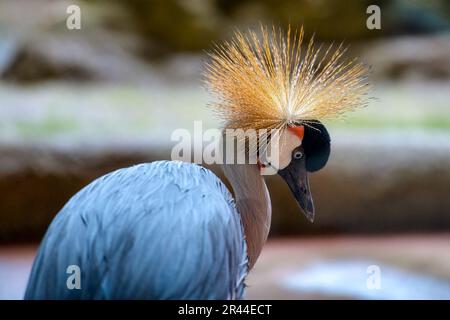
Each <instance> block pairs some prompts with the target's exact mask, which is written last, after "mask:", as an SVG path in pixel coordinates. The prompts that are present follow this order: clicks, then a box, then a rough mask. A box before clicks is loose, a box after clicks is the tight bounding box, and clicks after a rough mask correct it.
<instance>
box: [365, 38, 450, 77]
mask: <svg viewBox="0 0 450 320" xmlns="http://www.w3.org/2000/svg"><path fill="white" fill-rule="evenodd" d="M363 51H364V54H363V55H364V57H365V59H366V61H367V63H368V64H369V65H370V66H372V68H371V70H372V72H373V76H374V78H378V79H380V78H393V79H401V78H419V79H427V78H428V79H430V78H431V79H433V78H434V79H436V78H437V79H442V78H447V79H448V78H449V77H450V33H448V34H442V35H436V36H427V37H424V36H422V37H421V36H415V37H412V36H410V37H401V38H393V39H389V40H383V41H377V42H374V43H372V44H367V45H365V46H364V49H363Z"/></svg>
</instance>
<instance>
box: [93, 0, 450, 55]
mask: <svg viewBox="0 0 450 320" xmlns="http://www.w3.org/2000/svg"><path fill="white" fill-rule="evenodd" d="M89 2H91V3H103V4H105V3H111V1H108V2H105V1H104V0H90V1H89ZM114 2H115V4H117V5H118V6H120V7H122V8H123V11H124V12H127V13H128V14H129V15H130V21H129V24H128V25H127V26H122V27H123V28H130V27H131V28H132V29H133V30H134V31H136V32H138V33H140V34H141V35H143V36H144V37H145V38H147V39H148V40H149V41H150V42H152V44H153V45H154V46H153V47H152V51H154V49H155V48H154V47H157V48H158V49H159V50H160V51H162V53H165V52H167V51H198V50H202V49H204V48H207V47H208V46H209V44H210V43H211V41H214V40H219V39H222V38H225V37H227V36H228V35H229V33H230V31H231V30H233V29H234V28H236V27H238V28H245V27H251V26H254V25H257V24H258V23H260V22H262V23H266V24H275V25H281V26H286V25H288V24H291V25H300V24H303V25H304V26H305V29H306V32H307V33H309V35H311V34H312V33H315V35H316V37H317V38H318V39H320V40H324V41H333V40H338V41H340V40H346V41H358V40H364V39H370V38H375V37H381V36H385V35H395V34H408V33H430V32H437V31H442V30H450V23H449V20H450V19H449V17H450V1H446V0H432V1H425V0H412V1H406V0H390V1H383V0H375V1H373V0H348V1H345V2H342V1H334V0H316V1H312V0H191V1H182V0H148V1H145V0H129V1H122V0H114ZM371 4H376V5H378V6H380V8H381V14H382V30H368V29H367V28H366V19H367V17H368V15H367V13H366V9H367V7H368V6H369V5H371Z"/></svg>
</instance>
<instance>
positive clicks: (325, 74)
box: [24, 25, 369, 299]
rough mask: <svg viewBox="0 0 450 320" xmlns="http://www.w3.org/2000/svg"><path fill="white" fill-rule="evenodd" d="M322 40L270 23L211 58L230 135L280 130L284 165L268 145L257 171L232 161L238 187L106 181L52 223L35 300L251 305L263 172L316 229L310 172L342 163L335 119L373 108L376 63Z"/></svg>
mask: <svg viewBox="0 0 450 320" xmlns="http://www.w3.org/2000/svg"><path fill="white" fill-rule="evenodd" d="M313 38H314V37H312V38H311V39H310V41H309V42H308V43H307V44H306V46H305V43H304V42H305V41H304V31H303V27H300V28H296V29H294V28H292V27H291V26H289V27H288V28H287V30H286V31H285V30H282V29H281V28H276V27H274V26H272V27H267V26H263V25H261V26H260V28H259V29H249V30H247V31H246V32H240V31H235V33H234V35H233V36H232V39H231V40H229V41H223V42H222V43H218V44H216V45H214V47H213V49H212V50H210V51H209V53H208V54H209V60H208V62H206V65H205V74H204V75H205V76H204V80H205V85H206V87H207V90H208V92H210V94H211V96H212V97H213V101H212V102H210V103H209V104H208V106H209V107H210V108H211V109H212V110H213V111H214V112H216V113H217V114H218V117H219V118H220V119H222V120H223V124H222V130H223V131H222V132H225V131H226V130H228V129H243V130H248V129H255V130H262V129H267V130H269V129H270V130H276V131H274V132H278V133H279V138H280V141H282V143H281V147H280V149H279V158H280V161H278V163H277V165H276V166H275V167H274V165H273V164H271V163H270V162H269V163H268V162H267V161H265V160H264V159H263V154H264V151H265V150H262V149H261V148H259V149H257V151H256V154H254V156H255V157H256V158H257V160H258V161H257V162H256V163H252V164H235V163H225V164H222V169H223V172H224V175H225V177H226V179H227V180H228V182H229V184H230V186H231V190H229V189H228V188H227V186H226V184H225V183H224V181H222V180H221V179H220V178H219V177H218V176H216V175H215V174H214V173H213V172H212V171H211V170H209V169H207V168H205V167H204V166H202V165H200V164H195V163H188V162H181V161H174V160H164V161H155V162H151V163H142V164H137V165H133V166H131V167H128V168H122V169H119V170H116V171H114V172H111V173H108V174H106V175H104V176H102V177H99V178H97V179H96V180H94V181H93V182H91V183H90V184H88V185H87V186H85V187H84V188H83V189H82V190H80V191H79V192H78V193H76V194H75V195H74V196H73V197H72V198H71V199H70V200H69V201H68V202H67V203H66V204H65V205H64V207H63V208H62V209H61V210H60V212H59V213H58V214H57V215H56V216H55V218H54V219H53V221H52V222H51V224H50V226H49V228H48V229H47V231H46V234H45V236H44V238H43V240H42V242H41V244H40V247H39V249H38V252H37V255H36V258H35V260H34V263H33V266H32V270H31V274H30V277H29V280H28V284H27V288H26V292H25V295H24V298H25V299H244V298H245V291H246V277H247V275H248V273H249V272H250V271H251V270H252V269H253V267H254V265H255V263H256V261H257V259H258V257H259V255H260V253H261V251H262V248H263V246H264V244H265V242H266V240H267V237H268V234H269V230H270V222H271V216H272V208H271V203H270V194H269V191H268V188H267V186H266V184H265V181H264V175H262V174H261V172H262V170H264V169H265V168H267V167H271V168H273V169H274V170H275V172H276V173H277V174H278V175H279V176H280V177H281V178H282V179H284V180H285V181H286V183H287V185H288V187H289V189H290V191H291V193H292V195H293V197H294V198H295V200H296V201H297V203H298V205H299V206H300V208H301V210H302V211H303V212H304V214H305V215H306V217H307V218H308V219H309V220H310V221H313V219H314V215H315V210H314V203H313V199H312V195H311V191H310V187H309V182H308V174H309V173H311V172H315V171H318V170H320V169H322V168H323V167H324V166H325V165H326V163H327V161H328V159H329V156H330V146H331V142H330V141H331V139H330V135H329V132H328V130H327V129H326V127H325V125H324V124H323V121H324V120H329V119H334V118H339V117H341V116H342V115H343V114H345V113H346V112H348V111H353V110H355V109H357V108H359V107H361V106H364V105H365V104H366V96H367V90H368V87H369V85H368V81H367V68H366V66H365V65H364V64H363V63H361V62H359V60H356V59H351V60H349V59H347V58H345V57H344V53H345V48H344V47H343V46H342V44H341V45H334V44H331V45H329V46H328V47H327V48H325V50H323V49H322V47H321V46H319V47H317V46H316V45H315V43H314V39H313ZM271 132H272V131H271ZM224 139H226V135H225V134H224ZM267 139H269V140H270V139H274V136H273V135H268V136H267ZM246 152H250V151H249V149H246ZM252 152H253V151H252ZM73 266H75V267H76V268H78V269H73ZM73 270H78V271H79V278H78V284H77V285H75V287H74V286H73V285H72V286H71V285H70V284H71V281H73V280H74V279H75V278H73V277H72V275H73V273H72V271H73ZM72 284H73V283H72Z"/></svg>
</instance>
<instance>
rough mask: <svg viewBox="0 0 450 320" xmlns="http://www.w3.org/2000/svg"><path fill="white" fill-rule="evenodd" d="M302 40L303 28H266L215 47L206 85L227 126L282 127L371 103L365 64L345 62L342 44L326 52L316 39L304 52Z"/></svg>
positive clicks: (327, 116)
mask: <svg viewBox="0 0 450 320" xmlns="http://www.w3.org/2000/svg"><path fill="white" fill-rule="evenodd" d="M303 38H304V32H303V27H302V28H300V30H296V31H292V29H291V27H289V28H288V30H287V32H283V31H281V30H277V29H275V28H274V27H272V30H268V28H266V27H264V26H261V34H260V36H259V35H258V34H257V33H256V32H254V31H249V32H248V33H246V34H243V33H241V32H236V33H235V34H234V38H233V39H232V40H231V41H229V42H224V43H223V44H221V45H216V47H215V48H214V50H213V51H212V52H211V53H210V57H211V60H210V62H209V63H207V64H206V72H205V81H206V84H207V87H208V89H209V91H210V92H212V93H213V95H215V97H216V99H217V101H216V102H215V103H212V104H211V106H212V107H213V108H214V109H215V110H216V111H217V112H218V113H219V116H220V117H221V118H222V119H224V120H225V122H226V127H227V128H235V129H237V128H241V129H277V128H278V129H283V128H285V127H286V126H288V125H293V124H296V123H297V124H298V123H299V122H302V123H307V122H308V121H314V120H327V119H332V118H337V117H339V116H340V115H342V114H343V113H345V112H348V111H352V110H354V109H356V108H358V107H360V106H362V105H365V104H366V99H365V96H366V94H367V91H368V83H367V69H366V68H365V66H364V65H363V64H361V63H359V62H357V61H356V60H350V61H348V60H346V59H344V58H343V54H344V53H345V49H344V48H343V46H342V44H341V45H339V46H333V45H330V46H328V48H326V49H325V50H322V49H321V47H319V48H315V47H314V41H313V38H311V40H310V41H309V43H308V45H307V46H306V48H302V43H303V40H304V39H303Z"/></svg>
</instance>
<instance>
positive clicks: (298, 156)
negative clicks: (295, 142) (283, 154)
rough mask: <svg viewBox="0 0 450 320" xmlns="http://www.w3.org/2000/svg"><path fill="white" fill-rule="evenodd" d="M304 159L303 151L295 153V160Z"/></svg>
mask: <svg viewBox="0 0 450 320" xmlns="http://www.w3.org/2000/svg"><path fill="white" fill-rule="evenodd" d="M301 158H303V153H302V152H301V151H295V152H294V159H297V160H298V159H301Z"/></svg>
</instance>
